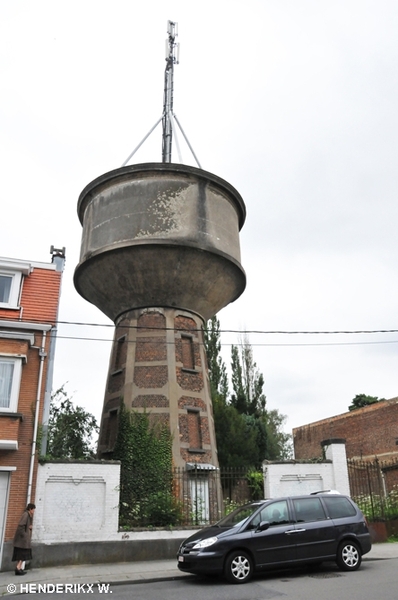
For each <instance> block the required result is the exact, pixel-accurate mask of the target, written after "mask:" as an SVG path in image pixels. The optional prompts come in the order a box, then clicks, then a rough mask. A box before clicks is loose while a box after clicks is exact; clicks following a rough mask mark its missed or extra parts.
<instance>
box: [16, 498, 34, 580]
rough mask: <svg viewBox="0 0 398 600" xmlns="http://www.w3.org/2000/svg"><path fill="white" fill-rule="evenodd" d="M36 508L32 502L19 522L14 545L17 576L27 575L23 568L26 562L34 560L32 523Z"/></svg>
mask: <svg viewBox="0 0 398 600" xmlns="http://www.w3.org/2000/svg"><path fill="white" fill-rule="evenodd" d="M35 508H36V506H35V505H34V504H32V503H31V502H30V503H29V504H28V506H27V507H26V509H25V510H24V512H23V514H22V517H21V518H20V520H19V523H18V527H17V530H16V532H15V535H14V539H13V545H14V552H13V554H12V560H13V561H14V560H16V561H17V564H16V567H15V575H25V573H26V571H24V570H23V568H22V566H23V563H24V562H25V561H26V560H31V559H32V544H31V537H32V521H33V514H34V512H35Z"/></svg>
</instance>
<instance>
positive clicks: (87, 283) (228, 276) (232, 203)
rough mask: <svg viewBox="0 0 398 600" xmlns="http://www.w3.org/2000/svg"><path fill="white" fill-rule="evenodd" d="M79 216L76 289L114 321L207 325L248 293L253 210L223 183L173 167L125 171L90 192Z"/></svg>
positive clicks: (99, 182)
mask: <svg viewBox="0 0 398 600" xmlns="http://www.w3.org/2000/svg"><path fill="white" fill-rule="evenodd" d="M78 213H79V218H80V221H81V223H82V225H83V237H82V245H81V255H80V263H79V265H78V266H77V268H76V271H75V278H74V281H75V286H76V289H77V291H78V292H79V293H80V294H81V295H82V296H83V297H84V298H85V299H86V300H88V301H89V302H92V303H93V304H95V305H96V306H97V307H98V308H99V309H100V310H101V311H102V312H104V313H105V314H106V315H107V316H108V317H110V318H111V319H112V320H113V321H116V319H117V318H118V317H119V316H120V315H122V314H124V313H125V312H127V311H129V310H132V309H136V308H142V307H151V306H163V307H175V308H180V309H184V310H189V311H191V312H196V313H197V314H199V315H200V316H201V317H202V318H203V319H205V320H207V319H209V318H210V317H211V316H213V315H214V314H216V313H217V312H218V311H219V310H220V309H221V308H223V307H224V306H226V305H227V304H229V303H230V302H232V301H234V300H235V299H236V298H238V297H239V296H240V295H241V294H242V292H243V291H244V289H245V286H246V276H245V273H244V270H243V268H242V266H241V264H240V244H239V230H240V228H241V227H242V225H243V223H244V220H245V215H246V211H245V205H244V202H243V200H242V198H241V196H240V194H239V193H238V192H237V191H236V190H235V188H233V187H232V186H231V185H230V184H229V183H227V182H226V181H224V180H223V179H221V178H219V177H217V176H216V175H213V174H211V173H208V172H206V171H203V170H201V169H196V168H194V167H189V166H186V165H174V164H168V163H145V164H141V165H132V166H129V167H123V168H121V169H117V170H115V171H111V172H110V173H106V174H104V175H102V176H101V177H99V178H97V179H95V180H94V181H93V182H92V183H90V184H89V185H88V186H87V187H86V188H85V189H84V190H83V192H82V193H81V195H80V198H79V203H78Z"/></svg>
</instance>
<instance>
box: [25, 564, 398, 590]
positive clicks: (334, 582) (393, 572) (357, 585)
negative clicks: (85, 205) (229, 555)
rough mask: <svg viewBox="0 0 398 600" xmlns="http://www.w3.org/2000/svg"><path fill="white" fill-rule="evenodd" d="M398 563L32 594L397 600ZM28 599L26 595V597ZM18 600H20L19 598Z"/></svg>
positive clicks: (195, 578)
mask: <svg viewBox="0 0 398 600" xmlns="http://www.w3.org/2000/svg"><path fill="white" fill-rule="evenodd" d="M397 568H398V559H389V560H372V561H364V562H363V563H362V566H361V568H360V569H359V571H355V572H353V573H345V572H341V571H339V570H338V569H337V567H335V566H334V565H333V564H329V565H324V566H321V567H320V568H319V569H317V570H316V571H313V570H312V571H311V570H309V569H305V568H303V569H295V570H285V571H277V572H276V571H275V572H271V573H270V572H268V573H266V574H261V575H256V576H255V578H254V579H253V580H252V581H251V582H249V583H247V584H243V585H233V584H229V583H226V582H225V581H224V580H223V579H220V578H201V577H195V576H192V577H184V578H182V579H176V580H171V581H158V582H146V583H135V584H128V585H124V584H123V585H110V586H109V587H107V586H102V588H101V589H98V585H97V584H93V586H92V588H91V589H90V588H87V587H86V588H83V589H81V593H79V590H78V589H74V590H73V589H70V590H69V591H68V590H63V592H62V591H61V590H59V591H58V592H57V591H55V590H54V591H51V590H48V592H47V593H46V594H42V593H37V592H36V593H35V591H36V590H35V591H34V590H31V592H30V593H32V592H33V593H35V599H36V600H39V599H43V600H44V599H45V598H48V596H49V595H50V596H51V595H55V594H56V595H57V596H58V597H59V595H60V593H61V594H62V596H69V597H71V598H72V597H73V598H85V599H86V600H87V598H90V597H91V598H99V597H101V598H104V597H109V595H110V594H111V598H112V600H131V599H134V600H186V599H187V598H189V600H273V599H274V598H275V599H279V598H280V599H284V600H312V599H318V598H319V599H321V600H336V598H349V599H350V600H374V599H375V598H382V599H383V600H397V598H398V592H397ZM29 595H30V594H29ZM18 597H20V596H19V595H18Z"/></svg>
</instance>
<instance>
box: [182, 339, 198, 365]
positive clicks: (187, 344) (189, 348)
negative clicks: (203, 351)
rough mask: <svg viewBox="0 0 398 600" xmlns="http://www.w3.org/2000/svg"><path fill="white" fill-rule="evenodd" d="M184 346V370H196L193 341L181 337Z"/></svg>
mask: <svg viewBox="0 0 398 600" xmlns="http://www.w3.org/2000/svg"><path fill="white" fill-rule="evenodd" d="M181 344H182V366H183V368H184V369H190V370H191V371H194V370H195V355H194V351H193V340H192V338H191V337H190V336H187V335H183V336H181Z"/></svg>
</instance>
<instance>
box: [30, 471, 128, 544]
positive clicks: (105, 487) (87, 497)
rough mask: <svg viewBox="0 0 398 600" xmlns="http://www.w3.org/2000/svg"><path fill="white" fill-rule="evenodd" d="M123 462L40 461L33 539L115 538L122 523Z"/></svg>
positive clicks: (36, 540) (99, 539) (41, 540)
mask: <svg viewBox="0 0 398 600" xmlns="http://www.w3.org/2000/svg"><path fill="white" fill-rule="evenodd" d="M119 480H120V464H119V463H116V462H113V463H112V462H86V463H83V462H48V463H45V464H43V465H39V469H38V473H37V484H36V500H35V503H36V512H35V517H34V528H33V535H32V542H36V543H37V542H42V543H54V542H60V541H62V542H82V541H90V542H93V541H104V540H108V539H115V538H116V535H117V532H118V527H119V514H118V513H119V510H118V508H119Z"/></svg>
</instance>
